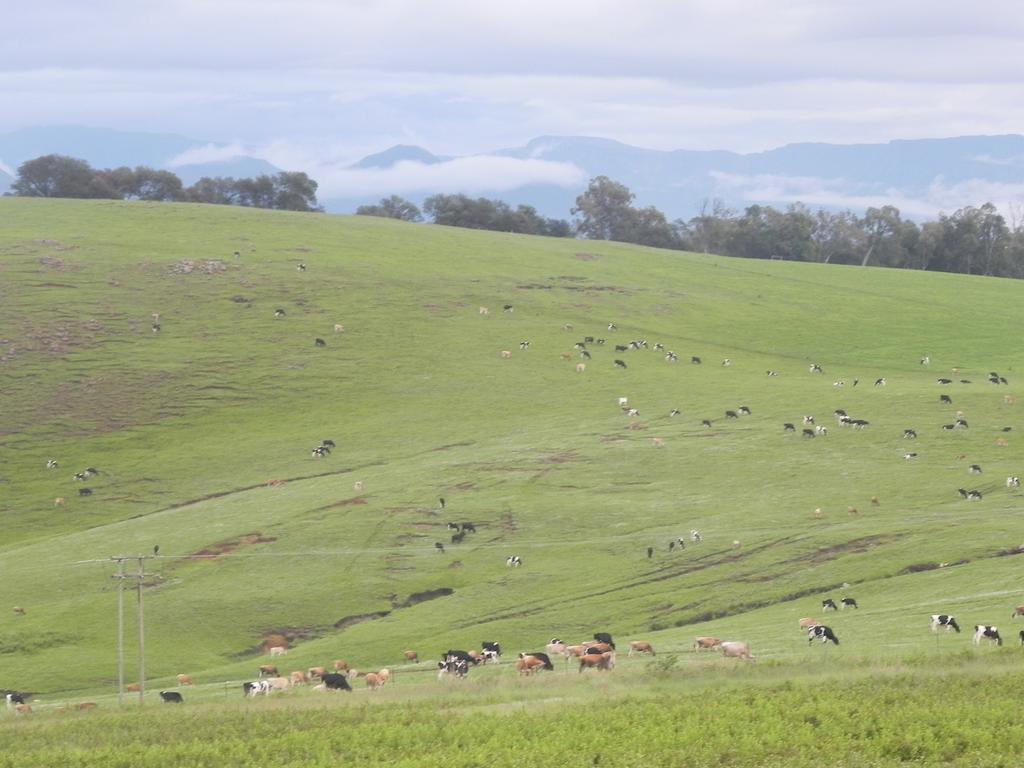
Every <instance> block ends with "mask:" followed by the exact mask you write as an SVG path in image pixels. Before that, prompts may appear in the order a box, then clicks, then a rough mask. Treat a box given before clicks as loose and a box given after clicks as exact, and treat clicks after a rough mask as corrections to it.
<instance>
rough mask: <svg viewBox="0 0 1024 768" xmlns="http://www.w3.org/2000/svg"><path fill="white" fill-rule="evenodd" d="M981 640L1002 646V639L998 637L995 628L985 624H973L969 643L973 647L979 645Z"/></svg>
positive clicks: (997, 631)
mask: <svg viewBox="0 0 1024 768" xmlns="http://www.w3.org/2000/svg"><path fill="white" fill-rule="evenodd" d="M982 639H985V640H991V641H992V642H994V643H995V644H996V645H1002V644H1003V638H1001V637H1000V636H999V630H998V629H997V628H996V627H993V626H989V625H987V624H975V625H974V637H973V638H971V642H972V643H974V644H975V645H979V644H980V643H981V641H982Z"/></svg>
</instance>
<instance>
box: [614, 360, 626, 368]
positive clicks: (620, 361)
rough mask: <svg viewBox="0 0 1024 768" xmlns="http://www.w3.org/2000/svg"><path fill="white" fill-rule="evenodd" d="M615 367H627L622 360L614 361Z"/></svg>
mask: <svg viewBox="0 0 1024 768" xmlns="http://www.w3.org/2000/svg"><path fill="white" fill-rule="evenodd" d="M615 367H616V368H628V367H629V366H627V365H626V363H625V361H624V360H616V361H615Z"/></svg>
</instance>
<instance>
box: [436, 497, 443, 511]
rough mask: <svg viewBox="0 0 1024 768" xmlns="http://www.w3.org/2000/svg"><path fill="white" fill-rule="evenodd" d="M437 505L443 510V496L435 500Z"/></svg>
mask: <svg viewBox="0 0 1024 768" xmlns="http://www.w3.org/2000/svg"><path fill="white" fill-rule="evenodd" d="M437 503H438V504H440V505H441V509H444V496H442V497H441V498H440V499H438V500H437Z"/></svg>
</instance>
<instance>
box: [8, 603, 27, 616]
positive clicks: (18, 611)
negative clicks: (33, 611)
mask: <svg viewBox="0 0 1024 768" xmlns="http://www.w3.org/2000/svg"><path fill="white" fill-rule="evenodd" d="M11 610H13V611H14V613H15V615H16V616H24V615H25V609H24V608H22V607H21V606H20V605H16V606H14V608H12V609H11Z"/></svg>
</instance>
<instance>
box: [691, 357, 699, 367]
mask: <svg viewBox="0 0 1024 768" xmlns="http://www.w3.org/2000/svg"><path fill="white" fill-rule="evenodd" d="M690 362H691V363H693V364H694V365H700V358H699V357H697V356H696V355H694V356H693V357H691V358H690Z"/></svg>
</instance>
